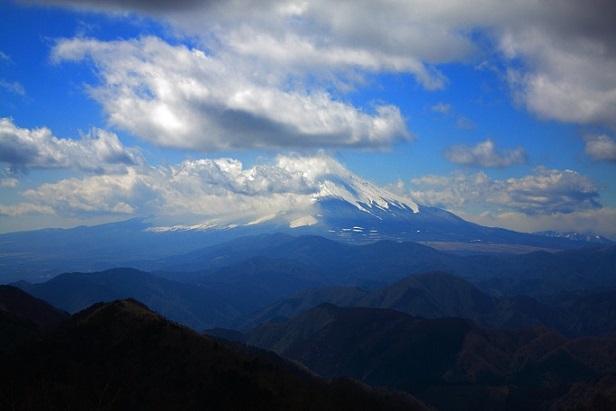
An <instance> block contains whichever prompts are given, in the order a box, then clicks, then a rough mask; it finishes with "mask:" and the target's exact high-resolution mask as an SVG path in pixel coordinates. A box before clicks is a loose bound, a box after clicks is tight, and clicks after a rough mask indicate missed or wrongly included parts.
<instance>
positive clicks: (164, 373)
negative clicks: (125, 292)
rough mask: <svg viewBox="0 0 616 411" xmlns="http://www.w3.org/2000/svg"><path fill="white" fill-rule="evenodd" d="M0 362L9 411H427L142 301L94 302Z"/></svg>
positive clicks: (0, 400)
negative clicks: (163, 313) (189, 323)
mask: <svg viewBox="0 0 616 411" xmlns="http://www.w3.org/2000/svg"><path fill="white" fill-rule="evenodd" d="M0 358H1V360H2V367H1V368H0V408H1V409H26V410H40V409H83V410H86V409H126V410H128V409H131V410H152V409H160V410H163V409H165V410H171V409H174V410H192V409H194V410H201V409H213V410H248V409H251V410H389V409H391V410H409V409H410V410H422V409H426V407H425V406H423V405H422V404H421V403H419V402H418V401H417V400H415V399H413V398H412V397H411V396H410V395H408V394H404V393H401V392H396V391H393V390H385V389H381V390H376V389H373V388H370V387H368V386H366V385H364V384H360V383H358V382H357V381H353V380H351V379H349V378H345V379H337V380H333V381H326V380H324V379H322V378H320V377H318V376H316V375H315V374H313V373H310V372H308V371H306V370H305V369H302V368H300V367H298V366H297V365H295V364H292V363H290V362H288V361H286V360H283V359H281V358H280V357H278V356H276V355H275V354H272V353H268V352H265V351H262V350H258V349H254V348H249V347H245V346H241V345H234V344H230V343H225V342H222V341H216V340H214V339H212V338H208V337H204V336H201V335H198V334H196V333H194V332H193V331H191V330H189V329H187V328H184V327H182V326H179V325H177V324H175V323H171V322H169V321H167V320H165V319H163V318H162V317H160V316H158V315H157V314H155V313H153V312H152V311H150V310H148V309H147V307H145V306H144V305H142V304H141V303H138V302H136V301H134V300H123V301H115V302H112V303H101V304H96V305H94V306H92V307H90V308H88V309H86V310H84V311H81V312H79V313H78V314H75V315H74V316H73V317H72V318H70V319H68V320H67V321H66V322H63V323H61V324H60V325H58V326H56V328H55V329H53V330H52V331H47V332H46V333H44V334H41V335H39V336H38V337H37V338H32V339H31V340H29V342H25V343H22V344H20V345H18V346H17V348H13V349H8V350H1V351H0Z"/></svg>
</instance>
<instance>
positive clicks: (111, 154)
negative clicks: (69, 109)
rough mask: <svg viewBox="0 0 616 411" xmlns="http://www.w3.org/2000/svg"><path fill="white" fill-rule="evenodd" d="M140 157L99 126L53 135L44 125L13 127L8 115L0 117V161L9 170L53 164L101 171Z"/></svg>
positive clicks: (67, 167) (12, 172) (116, 168)
mask: <svg viewBox="0 0 616 411" xmlns="http://www.w3.org/2000/svg"><path fill="white" fill-rule="evenodd" d="M141 161H142V159H141V156H140V154H139V153H138V152H137V151H136V150H135V149H130V148H126V147H124V146H123V145H122V143H121V142H120V140H119V139H118V137H117V136H116V135H115V134H113V133H110V132H107V131H104V130H101V129H92V130H91V131H90V132H89V133H88V134H87V135H85V136H82V138H81V139H79V140H71V139H63V138H58V137H55V136H54V135H53V134H52V132H51V130H49V129H48V128H44V127H43V128H38V129H32V130H30V129H25V128H20V127H17V126H16V125H15V124H14V123H13V120H12V119H10V118H2V119H0V162H2V163H6V164H8V165H9V170H8V172H9V174H14V173H18V172H22V171H25V170H29V169H53V168H66V169H77V170H84V171H89V172H103V171H111V170H114V169H115V170H118V169H123V168H125V167H126V166H130V165H135V164H139V163H140V162H141Z"/></svg>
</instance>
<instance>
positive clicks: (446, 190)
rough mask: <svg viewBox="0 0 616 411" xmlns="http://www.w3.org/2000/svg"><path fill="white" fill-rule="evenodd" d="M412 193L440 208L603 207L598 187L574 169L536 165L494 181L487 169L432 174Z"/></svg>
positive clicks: (544, 210) (535, 211) (531, 211)
mask: <svg viewBox="0 0 616 411" xmlns="http://www.w3.org/2000/svg"><path fill="white" fill-rule="evenodd" d="M409 195H410V197H411V198H413V199H414V200H415V201H416V202H418V203H419V204H424V205H433V206H437V207H442V208H447V209H456V208H465V207H472V208H480V209H481V208H484V209H485V208H487V207H489V208H493V207H494V206H495V207H496V210H501V212H505V211H507V212H516V213H522V214H526V215H542V214H553V213H565V214H567V213H573V212H579V211H587V210H596V209H600V208H601V204H600V202H599V187H598V186H597V185H595V184H594V183H593V182H592V180H591V179H590V178H588V177H586V176H583V175H580V174H578V173H577V172H575V171H571V170H551V169H548V168H545V167H537V168H535V169H534V170H533V174H531V175H527V176H524V177H521V178H509V179H506V180H495V179H492V178H490V177H489V176H488V175H487V174H485V173H484V172H479V173H475V174H467V173H461V172H457V173H454V174H453V175H449V176H437V175H429V176H424V177H421V178H417V179H413V180H411V189H410V191H409Z"/></svg>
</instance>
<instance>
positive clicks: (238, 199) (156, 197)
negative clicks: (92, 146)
mask: <svg viewBox="0 0 616 411" xmlns="http://www.w3.org/2000/svg"><path fill="white" fill-rule="evenodd" d="M331 175H338V176H340V175H351V173H350V171H348V170H347V169H346V168H344V166H342V165H341V164H340V163H338V162H337V161H336V160H334V159H333V158H331V157H329V156H328V155H326V154H324V153H320V154H317V155H314V156H298V155H287V156H278V157H277V158H276V159H275V160H274V161H273V162H269V163H263V164H257V165H255V166H253V167H250V168H245V167H244V165H243V164H242V163H241V162H240V161H238V160H235V159H229V158H219V159H200V160H186V161H183V162H181V163H179V164H176V165H173V166H164V167H163V166H161V167H152V166H133V167H130V168H129V169H128V172H127V173H124V174H107V175H91V176H87V177H85V178H81V179H79V178H70V179H64V180H61V181H58V182H56V183H48V184H42V185H40V186H39V187H37V188H35V189H30V190H26V191H25V192H23V193H22V195H23V196H24V197H26V198H27V199H28V204H31V205H36V206H37V207H40V210H42V211H44V212H47V211H49V210H53V212H55V213H57V214H58V215H66V216H76V215H101V214H107V215H118V216H131V215H161V216H165V217H167V218H169V219H170V220H174V219H175V220H176V221H178V220H181V221H183V220H186V219H192V220H191V221H192V222H193V223H195V222H201V221H204V220H216V219H222V220H224V221H240V220H241V221H242V222H244V223H247V222H249V221H252V220H253V219H255V218H259V217H263V216H265V215H276V214H284V215H286V216H287V217H288V218H289V220H291V219H292V218H293V217H296V216H300V217H301V216H304V215H305V212H306V210H307V209H309V208H310V207H311V206H312V205H313V204H314V202H315V198H316V197H315V196H317V195H318V193H319V192H320V191H321V190H322V187H321V182H322V180H323V178H325V177H326V176H331ZM21 207H22V208H21V209H22V211H21V213H25V212H28V211H29V212H31V213H34V212H36V211H37V209H36V208H34V207H33V206H31V207H30V208H27V207H26V206H25V205H22V206H21ZM3 210H5V211H4V213H5V214H10V215H17V214H16V213H17V208H15V207H12V206H3Z"/></svg>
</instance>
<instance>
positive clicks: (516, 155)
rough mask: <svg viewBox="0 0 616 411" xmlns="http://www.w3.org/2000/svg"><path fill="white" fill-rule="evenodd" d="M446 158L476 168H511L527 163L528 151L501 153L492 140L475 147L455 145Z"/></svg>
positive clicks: (508, 150) (519, 150)
mask: <svg viewBox="0 0 616 411" xmlns="http://www.w3.org/2000/svg"><path fill="white" fill-rule="evenodd" d="M445 157H446V158H447V159H448V160H449V161H451V162H452V163H456V164H462V165H467V166H474V167H509V166H511V165H514V164H524V163H526V160H527V156H526V151H524V149H523V148H522V147H517V148H515V149H513V150H511V149H503V150H501V151H500V152H499V151H498V150H497V149H496V145H495V144H494V142H493V141H492V140H489V139H488V140H486V141H483V142H480V143H477V144H476V145H475V146H472V147H470V146H466V145H455V146H452V147H450V148H449V149H447V150H446V151H445Z"/></svg>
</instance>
